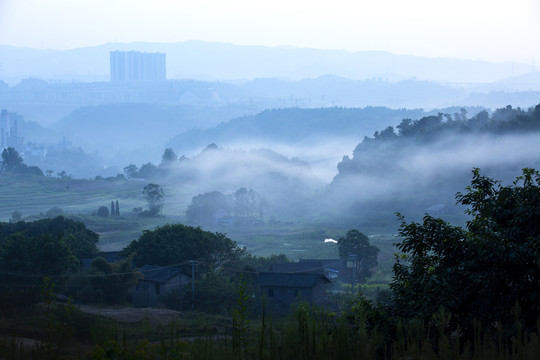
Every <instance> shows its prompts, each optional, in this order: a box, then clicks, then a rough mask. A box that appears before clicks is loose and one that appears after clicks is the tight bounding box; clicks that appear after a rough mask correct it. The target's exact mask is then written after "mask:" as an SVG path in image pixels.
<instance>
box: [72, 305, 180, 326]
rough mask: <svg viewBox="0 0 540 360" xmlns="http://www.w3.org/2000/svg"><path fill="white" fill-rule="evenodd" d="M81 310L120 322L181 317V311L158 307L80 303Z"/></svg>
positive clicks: (157, 320) (160, 321)
mask: <svg viewBox="0 0 540 360" xmlns="http://www.w3.org/2000/svg"><path fill="white" fill-rule="evenodd" d="M79 310H80V311H82V312H84V313H87V314H93V315H101V316H104V317H108V318H110V319H114V320H117V321H120V322H125V323H132V322H137V321H141V320H144V319H147V320H149V321H151V322H157V323H167V322H168V321H170V320H172V319H174V318H178V317H180V314H181V313H180V312H179V311H174V310H168V309H156V308H121V309H105V308H99V307H96V306H91V305H80V306H79Z"/></svg>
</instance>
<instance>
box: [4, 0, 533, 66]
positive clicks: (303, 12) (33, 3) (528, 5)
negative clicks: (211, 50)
mask: <svg viewBox="0 0 540 360" xmlns="http://www.w3.org/2000/svg"><path fill="white" fill-rule="evenodd" d="M185 40H206V41H219V42H230V43H235V44H238V45H270V46H278V45H291V46H300V47H313V48H322V49H345V50H350V51H358V50H384V51H389V52H393V53H398V54H413V55H420V56H428V57H439V56H444V57H454V58H471V59H485V60H492V61H507V60H514V61H519V62H523V63H526V64H532V63H533V61H535V64H537V65H538V64H539V63H540V1H539V0H512V1H509V0H332V1H330V0H326V1H320V0H265V1H260V0H0V44H4V45H16V46H27V47H35V48H52V49H67V48H76V47H84V46H92V45H99V44H102V43H106V42H131V41H155V42H177V41H185Z"/></svg>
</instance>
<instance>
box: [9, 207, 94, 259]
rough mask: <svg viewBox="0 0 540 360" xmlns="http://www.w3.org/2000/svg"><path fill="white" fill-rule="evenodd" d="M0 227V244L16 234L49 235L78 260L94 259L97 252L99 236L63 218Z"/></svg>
mask: <svg viewBox="0 0 540 360" xmlns="http://www.w3.org/2000/svg"><path fill="white" fill-rule="evenodd" d="M0 225H1V226H0V243H1V242H2V239H3V238H5V237H7V236H10V235H13V234H16V233H23V234H24V235H26V236H30V237H34V236H38V235H41V234H51V235H52V236H54V237H58V238H61V239H63V240H64V241H65V242H66V244H67V245H68V246H69V248H70V251H71V253H72V254H73V255H75V256H76V257H77V258H78V259H82V258H91V257H94V256H95V255H96V254H97V252H98V249H97V246H96V245H97V243H98V240H99V235H98V234H96V233H95V232H93V231H91V230H88V229H87V228H86V226H85V225H84V223H82V222H78V221H74V220H71V219H66V218H64V217H63V216H57V217H54V218H47V219H42V220H37V221H32V222H24V221H19V222H17V223H1V224H0Z"/></svg>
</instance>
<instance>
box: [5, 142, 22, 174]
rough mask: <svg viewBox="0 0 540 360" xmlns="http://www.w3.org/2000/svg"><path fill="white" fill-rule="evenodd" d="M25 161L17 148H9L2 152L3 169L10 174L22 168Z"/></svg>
mask: <svg viewBox="0 0 540 360" xmlns="http://www.w3.org/2000/svg"><path fill="white" fill-rule="evenodd" d="M22 164H23V159H22V157H21V155H19V152H18V151H17V150H15V148H12V147H8V148H7V149H4V150H3V151H2V169H3V170H5V171H9V172H16V171H18V170H19V169H20V168H21V165H22Z"/></svg>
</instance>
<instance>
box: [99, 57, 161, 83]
mask: <svg viewBox="0 0 540 360" xmlns="http://www.w3.org/2000/svg"><path fill="white" fill-rule="evenodd" d="M110 61H111V82H123V81H165V80H166V66H165V54H164V53H159V52H157V53H145V52H139V51H111V52H110Z"/></svg>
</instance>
